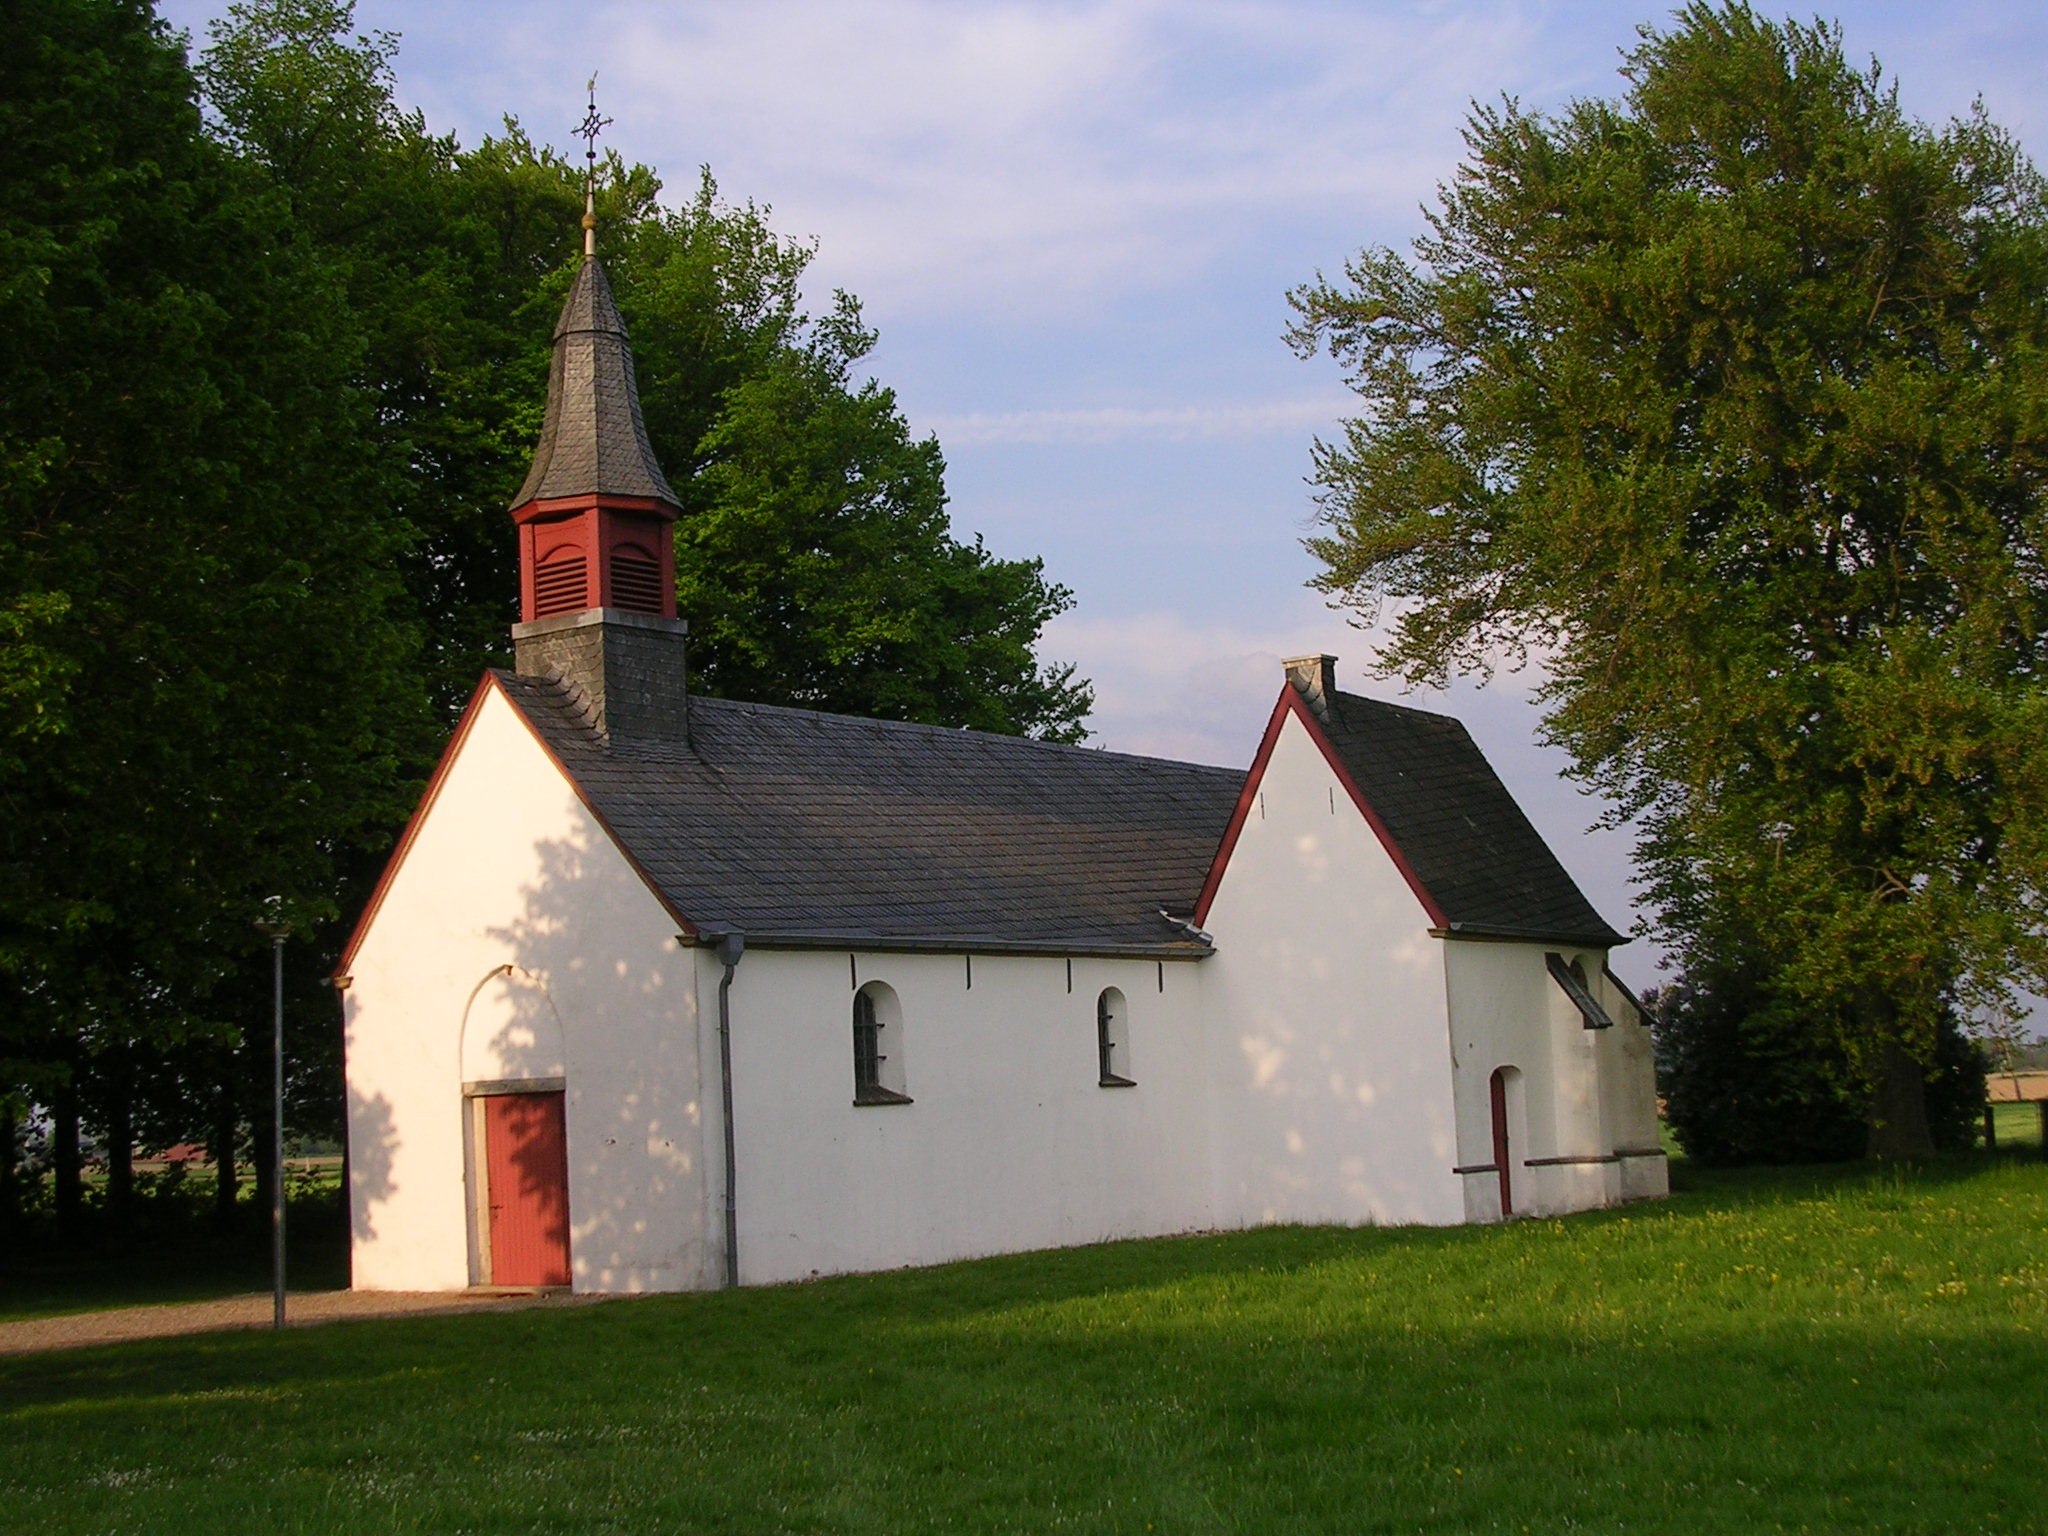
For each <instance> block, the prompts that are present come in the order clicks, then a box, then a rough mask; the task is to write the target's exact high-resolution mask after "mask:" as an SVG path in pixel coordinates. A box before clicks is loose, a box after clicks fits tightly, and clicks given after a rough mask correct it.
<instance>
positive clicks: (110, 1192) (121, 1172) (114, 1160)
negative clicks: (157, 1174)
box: [102, 1045, 135, 1241]
mask: <svg viewBox="0 0 2048 1536" xmlns="http://www.w3.org/2000/svg"><path fill="white" fill-rule="evenodd" d="M102 1066H103V1068H104V1071H105V1074H106V1079H107V1124H106V1132H107V1144H106V1147H105V1149H104V1150H105V1153H106V1159H107V1219H108V1223H109V1225H110V1226H111V1227H112V1230H113V1236H114V1238H115V1240H116V1241H120V1240H125V1239H126V1237H127V1236H128V1224H129V1221H130V1219H131V1218H132V1217H133V1216H134V1214H135V1081H134V1075H135V1061H134V1057H133V1056H132V1055H131V1054H130V1052H129V1049H128V1047H127V1046H125V1045H117V1046H115V1047H114V1049H113V1050H111V1051H109V1052H108V1053H107V1055H106V1057H105V1059H104V1061H103V1063H102Z"/></svg>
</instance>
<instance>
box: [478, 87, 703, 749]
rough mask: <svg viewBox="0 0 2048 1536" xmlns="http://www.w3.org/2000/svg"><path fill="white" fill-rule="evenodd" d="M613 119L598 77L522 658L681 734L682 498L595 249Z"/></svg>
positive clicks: (664, 737) (535, 496)
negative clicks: (603, 158)
mask: <svg viewBox="0 0 2048 1536" xmlns="http://www.w3.org/2000/svg"><path fill="white" fill-rule="evenodd" d="M609 121H610V119H609V118H602V117H599V116H598V113H597V101H596V82H595V80H594V79H593V81H592V95H591V103H590V111H589V114H588V115H587V116H586V117H585V118H584V121H583V126H582V127H581V128H580V129H579V130H578V132H579V133H580V134H581V135H582V136H583V138H584V140H585V142H586V145H587V146H588V148H587V152H586V153H587V158H588V160H589V165H590V170H589V176H588V179H587V180H586V183H585V188H584V200H583V265H582V266H581V267H580V268H579V269H578V270H577V273H576V280H575V282H574V283H573V284H571V286H570V289H569V298H568V301H567V302H566V303H564V304H563V306H562V317H561V319H560V320H558V321H557V322H556V323H555V338H554V358H553V361H552V362H551V363H550V365H549V368H548V405H547V415H546V417H545V418H544V420H543V422H542V425H541V431H540V443H539V445H538V446H537V447H536V448H535V449H534V454H533V468H532V469H531V470H529V471H528V472H527V476H526V483H525V484H524V485H522V486H520V488H519V494H518V495H517V496H515V497H513V498H512V508H511V511H512V521H513V523H514V524H515V525H516V527H517V529H518V532H519V619H520V622H519V623H517V624H515V625H513V627H512V641H513V648H514V656H515V665H516V666H517V669H518V671H519V672H520V673H521V674H522V675H525V676H533V677H539V676H547V675H550V674H553V675H556V676H558V677H560V678H561V679H562V680H563V681H565V682H568V683H570V684H573V685H574V686H575V687H576V688H578V689H579V690H580V691H581V693H582V695H583V702H584V703H585V705H586V706H587V708H588V710H589V712H590V715H591V719H592V724H593V725H594V726H595V727H596V729H597V730H598V732H599V734H600V735H602V736H604V737H605V738H606V739H607V740H608V741H612V742H614V743H622V742H625V741H629V740H630V741H638V742H658V741H682V740H685V739H687V733H688V710H687V702H686V698H685V694H684V687H683V675H684V674H683V663H684V637H685V636H686V635H687V634H688V626H687V625H685V624H684V623H683V622H682V621H681V620H680V619H678V618H677V617H676V566H675V541H674V538H673V536H672V530H671V527H670V525H671V524H672V523H674V522H675V520H676V517H677V515H678V514H679V513H680V512H681V510H682V508H681V506H680V505H679V504H678V502H677V501H676V494H675V491H674V490H673V489H671V488H670V486H669V483H668V477H667V476H666V475H664V474H663V473H662V470H661V465H660V463H659V462H657V461H656V459H655V457H654V449H653V447H652V446H651V445H650V444H649V443H648V441H647V426H646V423H645V422H644V421H643V420H642V419H641V415H640V389H639V385H638V383H637V382H636V381H635V379H634V376H633V352H632V348H631V347H630V346H629V345H628V344H627V340H626V324H625V321H624V320H622V319H621V318H620V317H619V307H618V304H617V303H616V301H614V299H613V298H612V289H611V284H610V283H609V282H607V281H606V280H605V275H604V268H603V266H602V265H600V264H599V262H598V259H597V212H596V178H597V135H598V132H599V131H600V130H601V129H602V128H603V127H604V126H605V124H606V123H608V122H609Z"/></svg>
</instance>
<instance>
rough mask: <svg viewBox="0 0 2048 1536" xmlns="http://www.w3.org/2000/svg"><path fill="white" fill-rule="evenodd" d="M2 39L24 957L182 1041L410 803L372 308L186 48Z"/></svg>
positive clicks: (39, 7)
mask: <svg viewBox="0 0 2048 1536" xmlns="http://www.w3.org/2000/svg"><path fill="white" fill-rule="evenodd" d="M4 27H5V33H6V35H5V36H4V37H0V55H4V57H0V70H4V71H6V75H7V78H6V79H5V80H4V81H0V133H4V134H5V136H6V138H7V140H8V143H9V153H8V155H7V157H6V160H5V166H4V169H0V244H4V247H5V251H6V270H7V277H6V280H5V282H6V287H5V296H4V300H0V303H4V307H5V313H4V315H0V334H4V337H5V340H4V342H0V347H4V353H0V399H4V400H5V402H6V404H5V410H4V414H0V454H4V455H5V458H6V461H7V463H6V474H5V478H4V489H0V495H4V497H5V499H6V516H5V519H4V522H0V613H5V614H7V615H8V616H9V633H10V639H11V641H12V643H10V644H9V645H8V646H7V647H6V649H5V650H4V652H0V679H4V681H0V698H4V699H6V700H7V701H8V703H9V705H10V711H9V718H8V727H9V736H10V740H11V748H10V750H9V751H8V752H7V753H6V755H5V757H4V758H0V799H4V803H5V805H6V810H7V814H6V815H5V816H4V817H0V914H4V915H0V971H4V972H5V974H6V977H7V978H8V980H9V982H10V983H11V985H12V986H13V988H15V989H17V990H16V993H15V999H14V1000H15V1007H14V1008H13V1009H12V1010H11V1012H12V1014H13V1016H14V1017H15V1018H16V1019H17V1020H19V1019H21V1018H24V1017H26V1016H29V1015H33V1014H36V1013H38V1012H44V1013H48V1014H51V1015H52V1016H54V1017H55V1018H57V1019H59V1020H60V1021H61V1024H62V1027H64V1028H66V1029H68V1030H71V1031H73V1032H74V1033H75V1032H77V1031H79V1030H80V1029H81V1028H86V1029H88V1032H90V1031H92V1030H103V1031H105V1032H108V1033H109V1034H110V1035H112V1036H117V1037H118V1036H125V1035H128V1034H136V1033H159V1034H171V1035H175V1034H176V1033H177V1032H179V1031H180V1030H182V1029H184V1028H186V1027H188V1026H190V1025H191V1024H192V1023H193V1022H194V1021H193V1018H192V1014H193V1011H194V1010H193V1003H194V1001H195V999H198V998H201V997H203V996H204V995H205V994H206V993H207V991H208V990H209V989H210V988H211V987H212V986H213V985H214V983H215V982H217V981H218V979H219V977H220V975H221V974H222V972H223V970H224V969H226V968H227V967H229V966H231V965H233V964H234V963H236V961H237V958H238V957H242V956H246V955H248V954H249V953H251V952H252V951H254V950H255V949H256V948H257V947H258V946H259V944H260V943H261V940H260V937H259V936H258V935H257V934H256V933H255V931H254V928H253V926H252V924H253V922H254V920H255V919H256V917H257V916H259V915H260V913H261V911H262V910H263V908H262V903H263V901H264V899H265V898H266V897H269V896H273V895H277V896H282V897H284V898H286V899H287V901H288V902H289V904H290V905H291V906H292V907H293V908H294V909H295V910H297V911H298V912H300V913H301V914H302V915H303V916H309V917H310V916H318V915H322V914H325V915H332V914H334V913H336V912H337V911H338V910H339V907H338V902H339V896H340V891H339V889H338V885H337V882H338V880H339V878H340V874H341V869H342V864H343V862H344V861H345V859H346V850H348V849H350V848H352V847H357V848H359V847H362V846H365V845H369V844H375V843H381V842H382V841H383V840H384V838H385V837H386V836H387V835H388V834H387V831H386V829H387V828H388V826H389V825H390V823H391V821H392V819H393V817H394V816H397V815H401V814H402V809H403V804H404V801H403V796H402V793H401V792H400V791H399V790H398V788H397V785H398V784H399V783H400V782H401V780H402V770H403V769H404V768H407V767H409V766H410V765H411V764H412V763H413V762H415V761H416V760H417V758H418V755H419V754H420V752H421V751H422V750H423V748H424V746H425V744H426V742H427V740H428V739H429V738H428V737H427V734H426V731H425V729H424V727H425V725H426V716H425V713H424V711H423V709H422V708H421V707H420V706H421V704H422V703H423V700H422V698H421V695H420V693H419V691H418V689H417V687H416V685H415V684H414V681H413V678H414V672H415V665H414V661H413V653H414V645H413V635H414V631H413V628H412V624H411V614H410V612H409V610H408V609H407V607H406V605H405V604H404V603H403V601H402V594H401V591H400V588H399V584H398V580H397V577H396V567H397V562H398V561H399V559H400V558H402V556H403V553H404V549H405V530H404V528H403V526H402V525H396V524H393V523H392V522H391V521H390V520H388V519H386V518H384V517H383V516H382V515H381V511H380V509H379V507H378V498H377V494H376V493H377V490H378V486H379V483H378V481H377V479H376V478H375V476H374V475H373V474H369V473H366V470H365V467H364V463H363V456H362V455H361V454H360V453H359V452H358V444H359V443H360V442H361V441H362V440H364V439H365V438H366V437H368V436H369V435H370V434H371V433H372V432H373V430H374V423H373V415H372V410H371V405H372V402H371V401H370V400H369V399H368V397H367V396H366V394H365V392H364V390H363V389H362V387H361V384H360V374H359V359H360V357H361V353H362V347H361V339H360V336H359V334H358V332H357V331H356V329H355V328H354V326H353V324H352V321H351V317H350V312H349V310H348V307H347V306H346V305H345V304H343V303H341V302H339V295H338V294H337V293H336V292H335V290H334V288H333V286H332V284H331V281H330V277H329V274H328V273H327V271H326V270H325V269H324V267H323V265H322V264H321V262H320V261H319V260H318V259H317V257H316V255H315V253H313V252H312V251H311V250H309V248H308V247H307V245H306V243H305V242H304V241H303V239H302V238H301V237H300V233H299V231H298V230H297V229H296V228H295V226H294V225H293V223H292V221H291V219H290V217H289V214H288V212H287V211H286V210H285V209H283V208H282V207H281V206H280V205H279V204H278V203H277V202H276V200H275V199H274V198H273V197H272V196H271V195H270V194H269V191H268V189H267V188H266V187H265V186H263V185H262V184H261V183H260V182H259V181H256V180H254V179H252V178H251V177H249V176H248V175H247V174H245V172H244V169H243V167H241V166H240V165H239V164H238V163H237V162H236V161H235V160H234V158H233V157H232V156H230V155H228V154H226V153H224V152H223V151H222V149H221V148H220V146H218V145H217V144H216V143H214V142H213V141H212V140H211V139H210V138H209V137H208V136H207V135H206V134H205V133H203V132H202V130H201V125H200V118H199V113H198V111H197V109H196V107H195V105H194V102H193V97H192V83H191V78H190V76H189V74H188V73H187V71H186V68H185V64H184V60H183V57H182V53H181V51H180V49H179V48H178V47H177V45H176V43H175V41H174V40H173V39H171V38H170V37H168V36H167V35H166V34H165V33H164V31H163V29H162V28H161V26H160V25H159V24H158V23H156V22H155V21H154V20H153V19H152V18H151V17H150V15H149V13H148V11H147V9H146V8H144V7H142V6H140V5H133V4H107V3H89V0H32V3H29V4H25V5H22V6H17V7H11V8H10V9H9V10H8V12H7V19H6V21H5V23H4ZM309 703H310V704H312V705H313V707H311V708H309V707H308V705H309ZM88 1019H89V1020H91V1021H93V1022H92V1023H91V1024H90V1025H88V1024H87V1020H88Z"/></svg>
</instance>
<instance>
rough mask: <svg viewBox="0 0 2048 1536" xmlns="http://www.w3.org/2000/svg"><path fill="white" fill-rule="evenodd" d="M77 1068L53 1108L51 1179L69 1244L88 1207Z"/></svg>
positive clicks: (69, 1073)
mask: <svg viewBox="0 0 2048 1536" xmlns="http://www.w3.org/2000/svg"><path fill="white" fill-rule="evenodd" d="M77 1070H78V1068H77V1064H76V1063H71V1064H69V1065H68V1067H67V1070H66V1072H65V1076H64V1081H63V1082H62V1083H61V1084H60V1085H59V1086H58V1088H57V1092H56V1094H55V1096H54V1097H55V1102H54V1103H53V1104H52V1105H51V1106H50V1179H51V1184H52V1194H53V1195H54V1196H55V1199H56V1205H57V1235H58V1237H59V1238H61V1239H62V1240H64V1241H65V1242H71V1241H73V1240H74V1239H76V1238H77V1236H78V1222H79V1217H80V1215H81V1213H82V1212H83V1210H84V1207H85V1181H84V1178H83V1176H82V1171H81V1169H80V1167H79V1161H78V1080H77V1078H76V1076H75V1074H76V1072H77Z"/></svg>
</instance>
